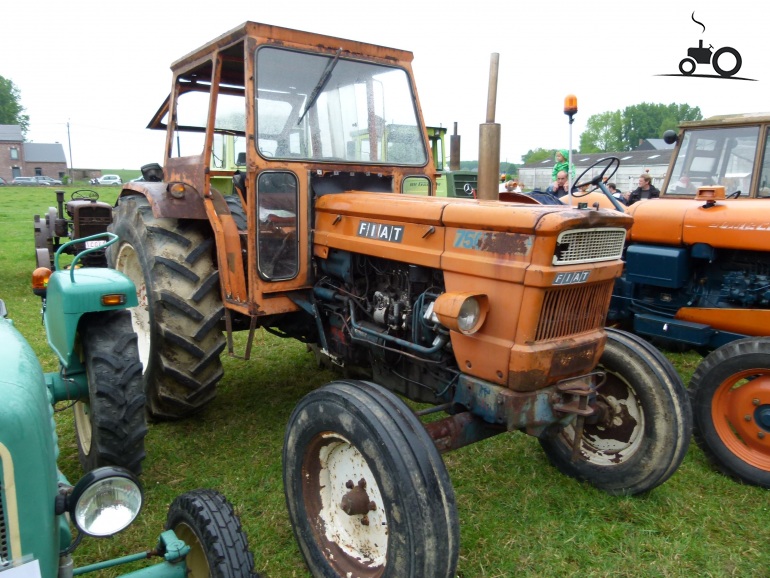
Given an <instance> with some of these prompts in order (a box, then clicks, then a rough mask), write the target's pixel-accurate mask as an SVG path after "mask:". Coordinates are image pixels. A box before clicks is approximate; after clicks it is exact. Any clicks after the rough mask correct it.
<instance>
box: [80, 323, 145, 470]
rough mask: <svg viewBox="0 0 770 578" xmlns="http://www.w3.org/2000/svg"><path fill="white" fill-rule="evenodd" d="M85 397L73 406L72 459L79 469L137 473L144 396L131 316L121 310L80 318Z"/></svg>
mask: <svg viewBox="0 0 770 578" xmlns="http://www.w3.org/2000/svg"><path fill="white" fill-rule="evenodd" d="M80 338H81V345H82V349H83V364H84V365H85V368H86V375H87V376H88V399H85V400H80V401H78V402H77V403H76V404H75V405H74V406H73V411H74V414H75V420H74V421H75V437H76V438H77V444H78V457H79V459H80V465H81V466H82V467H83V470H84V471H86V472H90V471H91V470H93V469H94V468H98V467H101V466H110V465H112V466H122V467H124V468H127V469H128V470H131V471H132V472H133V473H135V474H137V475H138V474H141V473H142V460H143V459H144V457H145V451H144V438H145V436H146V435H147V424H146V422H145V396H144V387H143V384H142V364H141V362H140V361H139V350H138V348H137V339H136V334H135V333H134V330H133V329H132V328H131V315H130V314H129V312H128V311H126V310H120V311H106V312H101V313H98V314H93V315H88V316H85V317H83V319H82V320H81V330H80Z"/></svg>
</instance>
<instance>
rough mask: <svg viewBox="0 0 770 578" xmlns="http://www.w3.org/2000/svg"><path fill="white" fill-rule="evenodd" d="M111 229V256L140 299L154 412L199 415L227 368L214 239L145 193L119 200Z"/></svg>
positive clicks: (137, 321)
mask: <svg viewBox="0 0 770 578" xmlns="http://www.w3.org/2000/svg"><path fill="white" fill-rule="evenodd" d="M109 230H110V231H112V232H113V233H115V234H116V235H118V237H120V241H119V242H118V243H115V244H114V245H112V246H111V247H110V248H109V250H108V262H109V264H110V266H111V267H113V268H115V269H117V270H118V271H121V272H122V273H124V274H125V275H126V276H128V277H129V278H130V279H131V280H132V281H133V282H134V284H135V285H136V290H137V297H138V298H139V306H138V307H134V308H133V309H132V310H131V312H132V323H133V327H134V330H135V331H136V333H137V335H138V336H139V353H140V357H141V360H142V363H143V365H144V388H145V393H146V394H147V406H148V412H149V414H150V415H151V416H152V417H154V418H156V419H179V418H183V417H186V416H188V415H190V414H193V413H196V412H198V411H200V410H201V409H203V407H205V405H206V404H207V403H209V402H210V401H211V400H212V399H214V397H215V395H216V384H217V382H219V380H220V379H221V378H222V375H223V374H224V370H223V369H222V361H221V359H220V358H219V355H220V353H221V352H222V350H223V349H224V347H225V339H224V336H223V335H222V332H221V330H220V326H219V323H220V320H221V319H222V315H223V311H224V309H223V307H222V300H221V297H220V293H219V274H218V272H217V270H216V268H215V267H214V263H213V258H212V252H213V246H214V241H213V237H212V236H211V234H209V232H208V228H207V226H205V225H201V224H199V223H197V222H195V221H189V220H187V221H183V220H175V219H158V218H156V217H155V216H154V215H153V213H152V209H151V207H150V205H149V203H148V201H147V199H145V198H144V197H142V196H129V197H123V198H121V199H120V200H119V203H118V206H117V208H116V210H115V213H114V219H113V223H112V225H110V228H109Z"/></svg>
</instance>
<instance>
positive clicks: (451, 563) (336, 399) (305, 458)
mask: <svg viewBox="0 0 770 578" xmlns="http://www.w3.org/2000/svg"><path fill="white" fill-rule="evenodd" d="M283 480H284V491H285V492H286V504H287V507H288V510H289V519H290V520H291V525H292V528H293V530H294V535H295V537H296V538H297V542H298V543H299V547H300V551H301V552H302V555H303V556H304V557H305V562H306V563H307V566H308V568H309V569H310V572H311V573H312V575H313V576H315V577H326V578H334V577H338V576H339V577H342V576H356V577H358V578H454V576H455V569H456V566H457V557H458V549H459V531H458V522H457V509H456V506H455V498H454V491H453V490H452V484H451V482H450V481H449V475H448V473H447V471H446V467H445V466H444V462H443V460H442V459H441V456H440V455H439V453H438V450H436V447H435V446H434V444H433V441H432V440H431V438H430V436H429V435H428V433H427V432H426V431H425V428H424V427H423V425H422V424H421V423H420V421H419V420H418V419H417V418H416V417H415V416H414V414H413V413H412V412H411V410H410V409H409V408H408V407H407V406H406V404H404V402H402V401H401V400H400V399H399V398H398V397H397V396H395V395H394V394H393V393H391V392H389V391H387V390H385V389H383V388H381V387H379V386H377V385H375V384H373V383H370V382H365V381H355V380H341V381H335V382H332V383H330V384H328V385H326V386H324V387H322V388H320V389H317V390H315V391H313V392H311V393H310V394H308V395H307V396H305V397H304V398H303V399H302V400H301V401H300V402H299V404H298V405H297V407H296V408H295V409H294V412H293V413H292V415H291V417H290V418H289V423H288V426H287V428H286V437H285V438H284V446H283Z"/></svg>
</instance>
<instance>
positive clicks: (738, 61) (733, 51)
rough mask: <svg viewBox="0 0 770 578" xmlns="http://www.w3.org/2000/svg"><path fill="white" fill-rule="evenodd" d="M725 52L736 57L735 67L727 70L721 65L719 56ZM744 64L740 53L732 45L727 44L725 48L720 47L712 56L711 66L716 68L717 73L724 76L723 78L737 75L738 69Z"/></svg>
mask: <svg viewBox="0 0 770 578" xmlns="http://www.w3.org/2000/svg"><path fill="white" fill-rule="evenodd" d="M723 54H732V55H733V58H735V64H734V65H733V67H732V68H731V69H729V70H725V69H724V68H722V67H721V66H719V57H720V56H722V55H723ZM742 64H743V59H742V58H741V55H740V53H739V52H738V51H737V50H736V49H735V48H732V47H731V46H725V47H723V48H720V49H719V50H717V51H716V52H715V53H714V56H712V57H711V66H713V67H714V70H716V72H717V74H718V75H719V76H722V77H723V78H729V77H731V76H735V75H736V74H738V71H739V70H740V69H741V65H742Z"/></svg>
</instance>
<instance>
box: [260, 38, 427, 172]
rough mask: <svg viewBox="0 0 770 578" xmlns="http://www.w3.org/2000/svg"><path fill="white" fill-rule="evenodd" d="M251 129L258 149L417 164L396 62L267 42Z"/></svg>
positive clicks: (417, 139) (416, 136)
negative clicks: (375, 61) (382, 62)
mask: <svg viewBox="0 0 770 578" xmlns="http://www.w3.org/2000/svg"><path fill="white" fill-rule="evenodd" d="M256 76H257V90H256V99H257V102H256V110H257V114H256V123H257V126H256V134H257V143H258V146H259V152H260V154H262V155H263V156H265V157H277V158H282V159H290V160H316V161H336V162H340V161H342V162H350V163H356V164H358V163H366V164H369V163H377V164H385V163H387V164H402V165H412V166H422V165H424V164H425V163H426V162H427V152H426V147H425V143H424V141H423V132H422V128H421V127H420V124H419V122H418V116H417V110H416V106H415V101H414V96H413V95H412V90H411V85H410V83H409V77H408V75H407V74H406V72H405V71H404V70H402V69H400V68H392V67H387V66H381V65H377V64H372V63H369V62H359V61H356V60H348V59H345V58H342V57H340V56H339V54H336V55H320V54H308V53H303V52H296V51H292V50H286V49H281V48H273V47H266V48H261V49H259V51H258V53H257V75H256Z"/></svg>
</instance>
